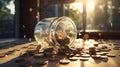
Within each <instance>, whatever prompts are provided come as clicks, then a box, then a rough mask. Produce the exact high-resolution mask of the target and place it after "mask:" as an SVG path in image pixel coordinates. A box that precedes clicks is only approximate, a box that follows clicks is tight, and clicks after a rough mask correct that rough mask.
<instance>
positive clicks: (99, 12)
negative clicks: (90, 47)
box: [0, 0, 120, 39]
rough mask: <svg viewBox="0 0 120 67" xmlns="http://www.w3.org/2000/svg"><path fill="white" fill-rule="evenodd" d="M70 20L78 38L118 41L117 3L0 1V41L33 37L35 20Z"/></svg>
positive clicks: (92, 0)
mask: <svg viewBox="0 0 120 67" xmlns="http://www.w3.org/2000/svg"><path fill="white" fill-rule="evenodd" d="M60 16H67V17H70V18H71V19H72V20H73V21H74V22H75V24H76V27H77V30H78V37H82V34H84V33H88V34H89V35H90V37H91V38H96V39H97V38H106V39H120V19H119V18H120V0H0V39H2V38H34V27H35V25H36V23H37V22H38V21H40V20H41V19H44V18H49V17H60Z"/></svg>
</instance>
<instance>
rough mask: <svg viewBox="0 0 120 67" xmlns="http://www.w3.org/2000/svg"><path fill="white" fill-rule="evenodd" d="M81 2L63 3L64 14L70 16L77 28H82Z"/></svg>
mask: <svg viewBox="0 0 120 67" xmlns="http://www.w3.org/2000/svg"><path fill="white" fill-rule="evenodd" d="M82 7H83V6H82V2H74V3H70V4H64V11H65V16H67V17H69V18H71V19H72V20H73V21H74V22H75V24H76V27H77V29H79V30H81V29H82V26H83V24H82V9H83V8H82Z"/></svg>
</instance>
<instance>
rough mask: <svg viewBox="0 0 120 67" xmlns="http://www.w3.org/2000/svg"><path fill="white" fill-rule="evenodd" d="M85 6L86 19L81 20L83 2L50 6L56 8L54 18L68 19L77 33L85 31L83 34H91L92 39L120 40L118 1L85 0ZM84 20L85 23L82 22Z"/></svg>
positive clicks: (119, 6)
mask: <svg viewBox="0 0 120 67" xmlns="http://www.w3.org/2000/svg"><path fill="white" fill-rule="evenodd" d="M85 4H86V19H83V15H84V13H83V9H84V8H83V1H78V2H73V3H63V4H52V6H56V7H54V8H57V10H54V11H55V13H56V15H55V14H54V16H62V15H65V16H68V17H70V18H71V19H72V20H73V21H74V22H75V24H76V27H77V29H78V31H81V32H83V31H84V30H85V32H88V33H91V35H93V38H96V37H97V38H98V37H99V38H100V37H101V38H115V39H118V38H119V39H120V37H119V34H120V19H119V18H120V1H119V0H86V2H85ZM50 5H51V4H50ZM49 7H50V6H49ZM54 8H53V9H54ZM52 12H53V11H52ZM50 14H52V13H50ZM47 17H48V16H47ZM84 20H86V21H85V22H83V21H84Z"/></svg>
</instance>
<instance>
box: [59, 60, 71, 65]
mask: <svg viewBox="0 0 120 67" xmlns="http://www.w3.org/2000/svg"><path fill="white" fill-rule="evenodd" d="M59 63H60V64H69V63H70V61H69V60H66V59H62V60H60V61H59Z"/></svg>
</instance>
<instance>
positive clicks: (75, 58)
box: [68, 57, 78, 61]
mask: <svg viewBox="0 0 120 67" xmlns="http://www.w3.org/2000/svg"><path fill="white" fill-rule="evenodd" d="M68 59H69V60H71V61H76V60H77V59H78V58H77V57H69V58H68Z"/></svg>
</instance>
